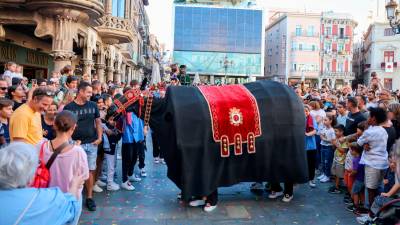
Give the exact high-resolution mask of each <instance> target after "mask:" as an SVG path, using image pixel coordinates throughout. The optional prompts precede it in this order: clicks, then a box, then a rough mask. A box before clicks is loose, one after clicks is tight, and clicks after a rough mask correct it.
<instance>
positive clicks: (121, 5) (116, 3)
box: [112, 0, 125, 18]
mask: <svg viewBox="0 0 400 225" xmlns="http://www.w3.org/2000/svg"><path fill="white" fill-rule="evenodd" d="M112 15H113V16H116V17H121V18H125V0H113V1H112Z"/></svg>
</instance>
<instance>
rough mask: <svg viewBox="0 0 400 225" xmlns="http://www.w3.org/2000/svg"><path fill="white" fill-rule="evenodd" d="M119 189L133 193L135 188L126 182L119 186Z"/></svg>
mask: <svg viewBox="0 0 400 225" xmlns="http://www.w3.org/2000/svg"><path fill="white" fill-rule="evenodd" d="M121 188H122V189H125V190H127V191H134V190H135V187H134V186H133V185H132V184H131V182H129V181H127V182H125V183H122V184H121Z"/></svg>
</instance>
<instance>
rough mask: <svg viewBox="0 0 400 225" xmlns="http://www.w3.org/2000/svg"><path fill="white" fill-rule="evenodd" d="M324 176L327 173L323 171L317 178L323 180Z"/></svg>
mask: <svg viewBox="0 0 400 225" xmlns="http://www.w3.org/2000/svg"><path fill="white" fill-rule="evenodd" d="M324 177H326V176H325V174H323V173H321V175H319V176H318V177H317V179H318V180H321V179H322V178H324Z"/></svg>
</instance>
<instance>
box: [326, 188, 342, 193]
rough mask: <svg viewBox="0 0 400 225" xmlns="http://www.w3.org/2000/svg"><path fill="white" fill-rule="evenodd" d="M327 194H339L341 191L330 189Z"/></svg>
mask: <svg viewBox="0 0 400 225" xmlns="http://www.w3.org/2000/svg"><path fill="white" fill-rule="evenodd" d="M328 192H329V193H331V194H340V193H342V191H341V190H339V189H337V188H334V189H332V190H329V191H328Z"/></svg>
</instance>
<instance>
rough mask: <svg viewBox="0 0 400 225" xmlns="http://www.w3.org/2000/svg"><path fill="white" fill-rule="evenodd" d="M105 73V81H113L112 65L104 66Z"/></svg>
mask: <svg viewBox="0 0 400 225" xmlns="http://www.w3.org/2000/svg"><path fill="white" fill-rule="evenodd" d="M106 74H107V80H106V82H107V81H109V80H111V81H114V67H112V66H107V67H106Z"/></svg>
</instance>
